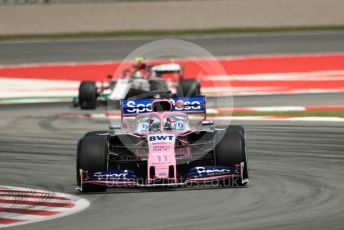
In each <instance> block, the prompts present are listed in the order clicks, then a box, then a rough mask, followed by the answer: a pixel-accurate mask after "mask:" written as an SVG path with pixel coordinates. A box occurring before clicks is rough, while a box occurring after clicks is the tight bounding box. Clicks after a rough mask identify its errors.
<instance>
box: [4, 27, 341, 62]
mask: <svg viewBox="0 0 344 230" xmlns="http://www.w3.org/2000/svg"><path fill="white" fill-rule="evenodd" d="M176 38H177V39H184V40H187V41H190V42H192V43H195V44H197V45H199V46H201V47H203V48H205V49H206V50H208V51H209V52H210V53H211V54H213V55H214V56H235V55H256V54H259V55H262V54H281V53H293V54H294V53H328V52H332V53H333V52H341V51H344V32H343V31H342V32H340V31H339V32H313V33H311V32H307V33H263V34H239V35H221V36H188V37H185V36H184V37H176ZM158 39H161V38H159V37H155V38H148V37H146V38H145V37H143V38H104V39H102V38H95V39H81V40H80V39H68V40H55V41H54V40H50V41H49V40H48V41H40V40H34V41H9V42H6V41H5V42H4V41H3V42H0V65H7V64H23V63H49V62H79V61H103V60H122V59H123V58H125V57H126V56H127V55H129V54H130V52H132V51H133V50H135V49H136V48H138V47H140V46H141V45H144V44H146V43H148V42H151V41H155V40H158Z"/></svg>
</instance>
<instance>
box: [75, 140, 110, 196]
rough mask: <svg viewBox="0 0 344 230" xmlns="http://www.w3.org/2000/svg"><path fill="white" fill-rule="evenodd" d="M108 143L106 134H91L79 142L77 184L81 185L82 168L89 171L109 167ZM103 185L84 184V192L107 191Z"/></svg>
mask: <svg viewBox="0 0 344 230" xmlns="http://www.w3.org/2000/svg"><path fill="white" fill-rule="evenodd" d="M107 157H108V143H107V137H106V136H94V135H89V136H85V137H84V138H82V139H81V140H80V141H79V143H78V149H77V159H76V179H77V185H78V186H81V177H80V169H82V170H83V171H88V172H99V171H105V170H106V169H107ZM105 191H106V187H105V186H101V185H91V184H83V185H82V192H105Z"/></svg>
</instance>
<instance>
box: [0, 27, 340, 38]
mask: <svg viewBox="0 0 344 230" xmlns="http://www.w3.org/2000/svg"><path fill="white" fill-rule="evenodd" d="M338 30H343V31H344V25H336V26H305V27H281V28H271V27H261V28H254V27H252V28H249V27H248V28H215V29H204V30H192V29H190V30H145V31H141V30H140V31H138V30H137V31H135V30H134V31H109V32H81V33H58V34H16V35H0V41H1V40H2V41H4V40H28V39H65V38H98V37H102V38H103V37H142V36H153V37H154V36H156V37H161V36H183V35H208V34H240V33H276V32H317V31H338Z"/></svg>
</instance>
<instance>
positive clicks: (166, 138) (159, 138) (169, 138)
mask: <svg viewBox="0 0 344 230" xmlns="http://www.w3.org/2000/svg"><path fill="white" fill-rule="evenodd" d="M147 140H148V142H149V143H154V142H174V141H175V140H176V137H175V136H174V135H172V134H170V135H149V136H148V137H147Z"/></svg>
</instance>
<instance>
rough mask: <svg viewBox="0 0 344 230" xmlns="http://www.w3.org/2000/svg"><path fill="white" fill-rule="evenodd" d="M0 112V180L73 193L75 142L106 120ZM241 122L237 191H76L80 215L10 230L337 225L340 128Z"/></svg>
mask: <svg viewBox="0 0 344 230" xmlns="http://www.w3.org/2000/svg"><path fill="white" fill-rule="evenodd" d="M0 111H1V120H0V146H1V147H0V157H1V161H0V175H1V177H0V184H6V185H12V186H19V185H20V186H22V187H31V188H41V189H47V190H53V191H58V192H64V193H74V190H73V189H74V186H75V152H76V143H77V140H78V138H79V137H81V136H82V135H83V134H84V133H85V132H87V131H89V130H99V129H104V128H105V129H106V127H107V124H108V122H107V121H99V120H98V121H96V120H87V119H78V118H58V117H56V114H59V113H62V112H79V111H75V109H71V108H68V107H67V106H65V105H64V104H61V105H56V106H51V105H49V104H47V105H39V104H38V105H21V106H18V105H17V106H1V107H0ZM226 123H227V122H226ZM237 123H238V122H236V124H237ZM232 124H234V123H232ZM240 124H243V125H244V126H245V128H246V131H247V145H248V157H249V167H250V180H251V182H250V184H249V185H248V186H247V187H245V188H230V189H216V188H213V189H200V188H196V189H170V190H168V189H166V190H142V189H141V190H139V189H138V190H135V189H131V190H124V189H117V190H116V189H115V190H111V191H109V192H107V193H105V194H103V193H100V194H88V195H82V197H83V198H86V199H87V200H89V201H90V202H91V206H90V207H89V208H88V209H87V210H85V211H83V212H81V213H78V214H75V215H72V216H68V217H64V218H61V219H57V220H51V221H47V222H40V223H36V224H29V225H23V226H17V227H15V229H18V230H24V229H25V230H29V229H32V230H37V229H75V230H79V229H80V230H81V229H109V230H110V229H130V230H132V229H140V230H143V229H290V228H292V229H325V228H326V229H342V226H343V224H344V206H343V205H342V204H343V202H344V194H343V189H344V184H343V178H344V171H343V165H344V155H343V152H344V142H343V139H344V124H343V123H332V122H331V123H326V122H321V123H318V122H316V123H315V122H305V123H303V122H277V121H275V122H240Z"/></svg>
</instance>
